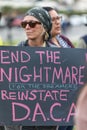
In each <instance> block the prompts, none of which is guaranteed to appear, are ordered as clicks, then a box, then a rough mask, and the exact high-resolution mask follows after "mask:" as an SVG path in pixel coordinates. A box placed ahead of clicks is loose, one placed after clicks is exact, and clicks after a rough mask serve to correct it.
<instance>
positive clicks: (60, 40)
mask: <svg viewBox="0 0 87 130" xmlns="http://www.w3.org/2000/svg"><path fill="white" fill-rule="evenodd" d="M43 9H45V10H46V11H48V12H49V14H50V16H51V19H52V29H51V39H50V40H49V41H50V42H51V43H52V44H55V45H56V46H57V47H62V48H74V46H73V44H72V43H71V42H70V40H69V39H68V38H66V37H65V36H63V35H61V18H62V17H61V16H59V15H58V13H57V11H56V10H55V9H53V8H52V7H43ZM72 129H73V126H59V129H58V130H72Z"/></svg>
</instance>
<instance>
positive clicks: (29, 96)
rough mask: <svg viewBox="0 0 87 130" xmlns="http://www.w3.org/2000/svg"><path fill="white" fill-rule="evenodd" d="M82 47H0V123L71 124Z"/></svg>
mask: <svg viewBox="0 0 87 130" xmlns="http://www.w3.org/2000/svg"><path fill="white" fill-rule="evenodd" d="M86 62H87V52H86V50H85V49H61V48H59V49H58V48H30V47H0V124H1V125H5V124H6V125H20V124H22V125H30V126H33V125H37V126H39V125H44V126H45V125H46V126H47V125H72V124H73V117H74V115H75V108H76V105H75V102H76V97H77V94H78V91H79V89H80V88H81V87H82V86H83V84H84V82H85V81H86V75H85V72H86V68H87V67H86Z"/></svg>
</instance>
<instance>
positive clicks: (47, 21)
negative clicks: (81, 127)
mask: <svg viewBox="0 0 87 130" xmlns="http://www.w3.org/2000/svg"><path fill="white" fill-rule="evenodd" d="M21 26H22V27H23V28H24V31H25V33H26V35H27V40H25V41H22V42H20V43H19V44H18V46H22V47H24V46H28V47H56V45H53V44H51V43H50V42H48V40H49V38H50V31H51V28H52V22H51V17H50V15H49V13H48V12H47V11H45V10H44V9H43V8H40V7H35V8H32V9H30V10H28V11H27V13H26V14H25V16H24V18H23V21H22V22H21ZM11 127H12V129H13V130H16V129H17V130H18V129H19V126H18V128H16V127H15V126H14V128H13V126H9V127H8V126H6V127H5V130H12V129H9V128H11ZM19 130H21V126H20V129H19ZM22 130H56V126H23V127H22Z"/></svg>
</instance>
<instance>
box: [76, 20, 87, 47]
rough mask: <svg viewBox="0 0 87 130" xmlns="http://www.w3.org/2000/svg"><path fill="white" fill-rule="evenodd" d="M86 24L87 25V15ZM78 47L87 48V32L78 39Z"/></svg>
mask: <svg viewBox="0 0 87 130" xmlns="http://www.w3.org/2000/svg"><path fill="white" fill-rule="evenodd" d="M85 26H86V27H87V17H86V23H85ZM77 48H83V49H87V34H85V35H83V36H81V37H80V39H79V40H78V44H77Z"/></svg>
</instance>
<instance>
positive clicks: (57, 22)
mask: <svg viewBox="0 0 87 130" xmlns="http://www.w3.org/2000/svg"><path fill="white" fill-rule="evenodd" d="M49 14H50V16H51V19H52V30H51V34H52V36H56V35H58V34H60V33H61V17H60V16H59V15H58V13H57V12H56V11H55V10H51V11H49Z"/></svg>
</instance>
